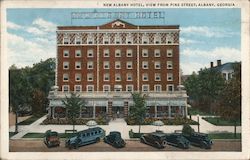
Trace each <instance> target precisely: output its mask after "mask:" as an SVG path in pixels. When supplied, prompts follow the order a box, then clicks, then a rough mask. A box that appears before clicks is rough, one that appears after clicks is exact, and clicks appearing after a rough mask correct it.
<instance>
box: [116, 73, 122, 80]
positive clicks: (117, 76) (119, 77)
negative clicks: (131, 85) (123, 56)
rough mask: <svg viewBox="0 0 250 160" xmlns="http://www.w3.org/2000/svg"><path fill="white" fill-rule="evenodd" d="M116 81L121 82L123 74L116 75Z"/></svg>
mask: <svg viewBox="0 0 250 160" xmlns="http://www.w3.org/2000/svg"><path fill="white" fill-rule="evenodd" d="M115 81H121V74H120V73H116V74H115Z"/></svg>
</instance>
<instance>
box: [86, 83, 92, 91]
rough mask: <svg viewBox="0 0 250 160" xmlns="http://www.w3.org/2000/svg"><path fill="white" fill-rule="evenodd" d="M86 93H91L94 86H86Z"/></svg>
mask: <svg viewBox="0 0 250 160" xmlns="http://www.w3.org/2000/svg"><path fill="white" fill-rule="evenodd" d="M86 87H87V92H93V91H94V85H87V86H86Z"/></svg>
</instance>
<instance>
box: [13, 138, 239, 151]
mask: <svg viewBox="0 0 250 160" xmlns="http://www.w3.org/2000/svg"><path fill="white" fill-rule="evenodd" d="M213 143H214V144H213V146H212V149H210V150H206V149H201V148H199V147H194V146H190V148H189V149H185V150H184V149H180V148H177V147H174V146H170V145H168V146H167V147H166V148H164V149H157V148H154V147H152V146H149V145H146V144H143V143H140V142H139V141H137V140H127V141H126V147H125V148H121V149H116V148H114V147H112V146H110V145H108V144H106V143H104V142H103V141H101V142H99V143H95V144H91V145H86V146H82V147H79V148H78V149H72V150H69V149H68V148H65V145H64V141H63V140H61V145H60V147H55V148H47V146H46V145H45V144H44V143H43V141H42V140H20V139H16V140H10V148H9V149H10V152H58V151H60V152H126V151H136V152H140V151H143V152H147V151H201V152H207V151H208V152H209V151H241V141H240V140H214V141H213Z"/></svg>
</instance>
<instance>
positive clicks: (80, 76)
mask: <svg viewBox="0 0 250 160" xmlns="http://www.w3.org/2000/svg"><path fill="white" fill-rule="evenodd" d="M81 79H82V75H81V74H80V73H76V74H75V81H77V82H79V81H81Z"/></svg>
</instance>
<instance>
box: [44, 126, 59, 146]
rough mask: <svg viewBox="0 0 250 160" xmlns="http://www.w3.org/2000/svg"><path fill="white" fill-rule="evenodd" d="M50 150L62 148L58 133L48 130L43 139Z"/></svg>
mask: <svg viewBox="0 0 250 160" xmlns="http://www.w3.org/2000/svg"><path fill="white" fill-rule="evenodd" d="M43 141H44V143H45V144H46V146H47V147H48V148H50V147H56V146H60V139H59V136H58V133H57V132H54V131H51V130H47V131H46V132H45V136H44V139H43Z"/></svg>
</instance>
